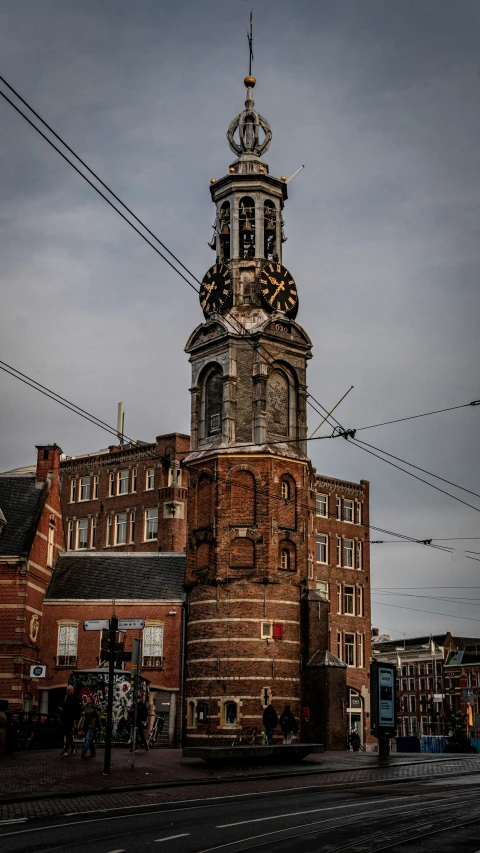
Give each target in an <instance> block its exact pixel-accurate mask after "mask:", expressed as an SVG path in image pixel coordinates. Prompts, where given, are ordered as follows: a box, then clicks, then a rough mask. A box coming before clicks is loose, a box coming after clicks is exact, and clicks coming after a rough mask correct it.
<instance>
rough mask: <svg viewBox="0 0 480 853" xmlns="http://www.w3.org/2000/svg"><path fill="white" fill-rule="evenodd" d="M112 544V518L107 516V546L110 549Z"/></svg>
mask: <svg viewBox="0 0 480 853" xmlns="http://www.w3.org/2000/svg"><path fill="white" fill-rule="evenodd" d="M111 544H112V516H111V515H107V535H106V537H105V545H106V546H107V547H108V546H109V545H111Z"/></svg>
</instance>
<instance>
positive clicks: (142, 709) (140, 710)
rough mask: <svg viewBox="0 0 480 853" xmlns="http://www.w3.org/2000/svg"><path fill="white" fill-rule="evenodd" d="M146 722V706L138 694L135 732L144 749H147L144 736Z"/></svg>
mask: <svg viewBox="0 0 480 853" xmlns="http://www.w3.org/2000/svg"><path fill="white" fill-rule="evenodd" d="M147 723H148V707H147V705H146V704H145V702H144V701H143V699H142V697H141V696H139V697H138V699H137V733H138V740H139V741H140V743H141V744H142V746H143V748H144V749H148V743H147V739H146V737H145V728H146V726H147Z"/></svg>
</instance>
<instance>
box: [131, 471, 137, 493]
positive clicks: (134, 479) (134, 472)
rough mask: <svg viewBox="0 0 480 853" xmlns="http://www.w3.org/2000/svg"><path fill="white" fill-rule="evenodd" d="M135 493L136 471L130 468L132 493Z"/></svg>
mask: <svg viewBox="0 0 480 853" xmlns="http://www.w3.org/2000/svg"><path fill="white" fill-rule="evenodd" d="M136 491H137V469H136V468H132V492H136Z"/></svg>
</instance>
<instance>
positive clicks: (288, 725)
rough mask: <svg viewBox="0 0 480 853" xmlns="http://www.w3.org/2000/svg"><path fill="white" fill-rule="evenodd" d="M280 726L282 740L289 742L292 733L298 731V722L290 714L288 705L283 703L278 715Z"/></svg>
mask: <svg viewBox="0 0 480 853" xmlns="http://www.w3.org/2000/svg"><path fill="white" fill-rule="evenodd" d="M280 728H281V730H282V732H283V742H284V743H291V742H292V738H293V733H294V732H298V723H297V721H296V719H295V717H294V716H293V714H292V711H291V708H290V705H285V708H284V709H283V711H282V713H281V716H280Z"/></svg>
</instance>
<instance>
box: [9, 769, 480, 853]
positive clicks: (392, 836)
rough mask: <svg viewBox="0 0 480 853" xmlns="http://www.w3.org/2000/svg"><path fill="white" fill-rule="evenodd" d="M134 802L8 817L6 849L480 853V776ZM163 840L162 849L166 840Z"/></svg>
mask: <svg viewBox="0 0 480 853" xmlns="http://www.w3.org/2000/svg"><path fill="white" fill-rule="evenodd" d="M194 796H195V795H194V793H193V792H192V799H190V800H189V801H185V800H182V801H179V802H177V803H176V802H170V803H164V804H157V803H154V804H146V805H143V806H139V805H132V806H131V807H128V806H127V805H124V806H122V807H121V808H109V809H102V810H96V809H95V802H94V800H93V801H92V803H91V806H92V808H91V810H90V811H89V812H83V811H82V812H78V813H75V812H70V813H68V814H65V815H63V816H62V817H60V818H59V817H55V818H48V819H36V820H26V819H20V820H18V821H16V822H2V823H1V824H0V850H1V851H2V853H41V851H42V853H43V851H51V850H52V851H53V850H57V851H60V850H65V851H69V853H70V851H71V853H75V851H82V853H84V851H85V849H89V848H91V849H92V850H95V853H130V851H132V853H133V851H145V850H157V849H159V850H163V851H165V853H213V852H214V851H222V853H235V851H248V850H263V851H265V853H268V851H275V853H287V851H288V853H290V851H295V853H308V852H309V851H312V853H313V851H316V853H323V851H324V852H325V853H336V851H340V850H342V851H346V853H348V851H352V853H353V851H355V853H370V851H371V853H374V851H380V850H391V851H396V850H398V851H402V853H413V851H415V853H418V851H435V853H439V852H440V851H441V852H442V853H443V851H445V853H446V851H459V850H461V851H462V853H480V774H478V773H474V774H472V773H468V774H465V775H460V774H458V775H456V776H455V777H454V778H450V779H446V778H444V779H430V780H421V781H415V780H412V781H409V780H404V781H401V782H399V783H397V784H389V785H388V784H384V783H381V782H380V783H377V782H372V783H364V784H360V785H359V784H355V783H350V784H347V785H345V786H339V785H335V786H328V785H325V784H323V785H322V784H316V785H315V784H308V783H307V780H305V786H303V787H301V788H298V787H296V788H294V789H288V787H283V789H282V790H278V791H275V792H272V791H265V792H263V793H262V792H255V793H254V792H249V791H248V790H247V791H246V792H245V793H244V794H241V795H238V794H235V795H234V796H223V795H222V794H221V793H220V792H219V795H218V796H215V797H211V798H209V799H195V798H194ZM160 845H161V846H160Z"/></svg>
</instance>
